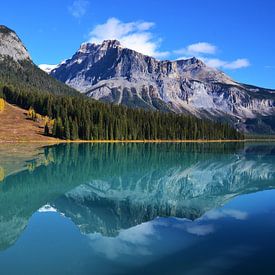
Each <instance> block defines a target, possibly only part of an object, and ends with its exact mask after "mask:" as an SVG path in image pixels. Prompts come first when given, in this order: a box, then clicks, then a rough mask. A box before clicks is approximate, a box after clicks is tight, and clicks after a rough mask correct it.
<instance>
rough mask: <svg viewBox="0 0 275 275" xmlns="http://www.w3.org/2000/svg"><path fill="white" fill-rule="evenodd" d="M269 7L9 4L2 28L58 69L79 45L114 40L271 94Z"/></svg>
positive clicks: (204, 1)
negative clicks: (194, 60) (199, 63)
mask: <svg viewBox="0 0 275 275" xmlns="http://www.w3.org/2000/svg"><path fill="white" fill-rule="evenodd" d="M274 14H275V1H273V0H261V1H259V0H251V1H248V0H243V1H241V0H230V1H229V0H228V1H223V0H192V1H191V0H169V1H167V0H158V1H157V0H139V1H129V0H128V1H126V0H110V1H109V0H58V1H57V0H41V1H32V0H24V1H19V0H9V1H2V3H1V13H0V19H1V20H0V24H4V25H7V26H8V27H10V28H12V29H14V30H15V31H16V32H17V33H18V35H19V36H20V38H21V39H22V40H23V42H24V43H25V45H26V47H27V48H28V50H29V52H30V54H31V56H32V59H33V61H34V62H35V63H36V64H43V63H45V64H57V63H59V62H61V61H62V60H64V59H67V58H69V57H71V56H72V54H73V53H74V52H75V51H76V50H77V49H78V48H79V46H80V44H81V43H83V42H85V41H92V42H100V41H101V40H103V39H108V38H118V39H120V40H122V42H123V44H124V45H125V46H128V47H130V48H133V49H136V50H139V51H141V52H143V53H145V54H150V55H154V56H155V57H157V58H159V59H177V58H181V57H190V56H198V57H199V58H202V59H203V60H204V61H205V62H206V63H207V64H210V65H212V66H215V67H217V68H219V69H221V70H223V71H225V72H226V73H227V74H229V75H230V76H232V77H233V78H234V79H236V80H237V81H239V82H244V83H250V84H254V85H259V86H263V87H268V88H274V89H275V54H274V53H275V28H274V26H275V16H274Z"/></svg>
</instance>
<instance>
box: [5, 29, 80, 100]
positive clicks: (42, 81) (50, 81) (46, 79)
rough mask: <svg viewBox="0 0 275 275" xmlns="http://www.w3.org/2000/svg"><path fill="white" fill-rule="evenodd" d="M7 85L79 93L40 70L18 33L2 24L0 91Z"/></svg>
mask: <svg viewBox="0 0 275 275" xmlns="http://www.w3.org/2000/svg"><path fill="white" fill-rule="evenodd" d="M5 86H9V87H12V88H17V89H18V90H28V91H39V92H48V93H54V94H66V95H67V94H69V95H78V94H79V93H78V92H77V91H76V90H74V89H72V88H70V87H68V86H67V85H64V84H63V83H62V82H60V81H57V80H56V79H54V78H53V77H51V76H49V75H48V74H46V73H45V72H43V71H42V70H40V69H39V68H38V67H37V66H36V65H35V64H34V63H33V62H32V60H31V57H30V54H29V53H28V51H27V49H26V47H25V46H24V44H23V43H22V41H21V40H20V38H19V37H18V36H17V34H16V33H15V32H14V31H13V30H11V29H9V28H8V27H6V26H3V25H0V91H1V88H2V87H5Z"/></svg>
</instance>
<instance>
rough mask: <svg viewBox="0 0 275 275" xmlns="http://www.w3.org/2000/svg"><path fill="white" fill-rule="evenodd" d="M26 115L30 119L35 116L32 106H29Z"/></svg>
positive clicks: (33, 118)
mask: <svg viewBox="0 0 275 275" xmlns="http://www.w3.org/2000/svg"><path fill="white" fill-rule="evenodd" d="M27 115H28V117H29V118H30V119H32V120H35V118H36V113H35V110H34V109H33V108H32V107H30V108H29V110H28V113H27Z"/></svg>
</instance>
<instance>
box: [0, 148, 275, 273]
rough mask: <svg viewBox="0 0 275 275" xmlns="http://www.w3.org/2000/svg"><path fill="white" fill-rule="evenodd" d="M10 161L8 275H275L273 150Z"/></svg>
mask: <svg viewBox="0 0 275 275" xmlns="http://www.w3.org/2000/svg"><path fill="white" fill-rule="evenodd" d="M11 152H13V153H12V154H11ZM0 156H1V159H0V172H1V173H0V174H1V175H0V272H1V274H154V273H155V274H232V273H234V274H275V267H274V266H273V260H274V258H275V250H274V245H275V236H274V232H275V220H274V217H275V200H274V198H275V191H274V190H273V189H274V187H275V181H274V180H275V145H273V144H272V143H269V144H268V143H267V144H257V143H255V144H244V143H225V144H223V143H219V144H209V143H205V144H204V143H202V144H198V143H187V144H184V143H176V144H175V143H161V144H140V143H139V144H60V145H57V146H48V147H41V148H31V147H29V146H27V145H22V146H19V147H15V148H10V147H9V148H5V147H0Z"/></svg>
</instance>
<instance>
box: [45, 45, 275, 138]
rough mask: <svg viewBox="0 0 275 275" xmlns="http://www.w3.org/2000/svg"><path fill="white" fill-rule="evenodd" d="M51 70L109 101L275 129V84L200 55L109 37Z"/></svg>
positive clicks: (241, 126)
mask: <svg viewBox="0 0 275 275" xmlns="http://www.w3.org/2000/svg"><path fill="white" fill-rule="evenodd" d="M50 74H51V75H52V76H53V77H55V78H56V79H58V80H60V81H62V82H64V83H66V84H68V85H70V86H71V87H73V88H75V89H77V90H79V91H80V92H82V93H86V94H87V95H88V96H90V97H92V98H94V99H97V100H101V101H104V102H111V103H115V104H124V105H127V106H129V107H142V108H145V109H153V110H162V111H173V112H177V113H188V114H193V115H195V116H197V117H206V118H211V119H212V118H214V119H221V120H227V121H230V122H231V123H232V124H235V126H236V127H237V128H239V129H241V130H244V131H248V132H262V133H263V132H266V133H271V132H274V129H275V125H272V123H270V119H266V118H270V116H273V115H274V114H275V90H267V89H263V88H259V87H255V86H250V85H245V84H240V83H237V82H235V81H234V80H233V79H231V78H230V77H228V76H227V75H226V74H224V73H223V72H221V71H219V70H216V69H214V68H210V67H208V66H206V65H205V64H204V63H203V62H202V61H201V60H199V59H197V58H195V57H194V58H191V59H185V60H177V61H167V60H165V61H159V60H156V59H155V58H152V57H149V56H145V55H143V54H141V53H138V52H136V51H133V50H130V49H127V48H123V47H122V46H121V44H120V43H119V41H116V40H106V41H104V42H103V43H102V44H99V45H98V44H91V43H85V44H82V45H81V47H80V49H79V50H78V51H77V52H76V53H75V54H74V55H73V57H72V58H70V59H68V60H66V61H63V62H62V63H61V64H59V65H58V66H57V68H55V69H53V70H52V71H51V72H50ZM271 120H272V119H271Z"/></svg>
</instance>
